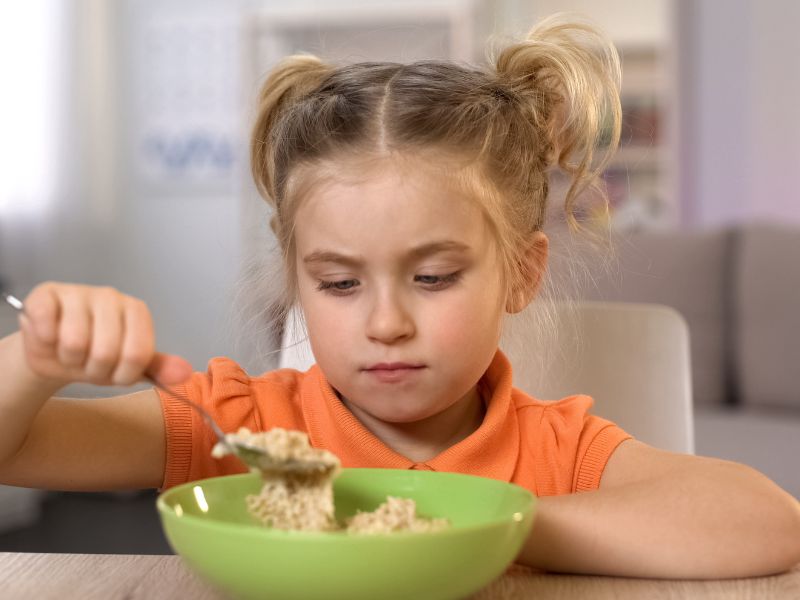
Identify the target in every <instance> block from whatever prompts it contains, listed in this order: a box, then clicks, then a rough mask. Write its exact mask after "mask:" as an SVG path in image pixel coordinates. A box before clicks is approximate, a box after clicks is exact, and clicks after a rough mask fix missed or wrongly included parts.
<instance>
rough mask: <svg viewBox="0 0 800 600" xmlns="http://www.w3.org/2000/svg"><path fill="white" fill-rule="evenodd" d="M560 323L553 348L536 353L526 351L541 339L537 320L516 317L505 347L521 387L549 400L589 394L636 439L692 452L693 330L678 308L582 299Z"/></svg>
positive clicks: (559, 314)
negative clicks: (691, 346)
mask: <svg viewBox="0 0 800 600" xmlns="http://www.w3.org/2000/svg"><path fill="white" fill-rule="evenodd" d="M555 318H556V324H555V327H554V328H553V329H554V330H555V332H556V335H555V336H554V339H553V342H554V343H552V344H550V345H547V344H545V345H539V346H538V348H539V349H538V351H537V349H536V348H533V349H531V348H529V347H526V346H528V345H530V342H533V343H537V341H538V340H539V339H540V336H537V332H536V331H531V330H530V329H531V328H532V327H533V326H532V325H531V324H530V323H532V321H530V320H528V321H526V320H525V319H524V316H523V317H522V318H521V319H518V318H517V317H511V320H512V322H511V323H510V325H509V327H508V330H507V332H506V334H504V337H503V340H502V341H501V344H500V345H501V348H502V349H503V351H504V352H505V353H506V355H507V356H508V358H509V360H510V361H511V365H512V367H513V369H514V385H515V386H516V387H517V388H519V389H521V390H523V391H525V392H527V393H528V394H530V395H532V396H535V397H536V398H540V399H547V400H551V399H558V398H563V397H565V396H570V395H573V394H578V393H580V394H587V395H590V396H592V397H593V398H594V400H595V405H594V408H593V409H592V412H593V413H594V414H596V415H599V416H601V417H603V418H606V419H609V420H610V421H613V422H615V423H617V424H618V425H619V426H620V427H622V428H623V429H625V430H626V431H628V432H629V433H630V434H631V435H633V436H634V437H635V438H637V439H639V440H641V441H643V442H645V443H647V444H649V445H651V446H655V447H657V448H662V449H664V450H671V451H674V452H683V453H693V452H694V420H693V414H692V386H691V365H690V355H689V330H688V327H687V325H686V321H685V320H684V318H683V317H682V316H681V315H680V314H679V313H678V312H677V311H676V310H674V309H672V308H670V307H667V306H662V305H658V304H629V303H622V302H608V303H604V302H581V303H578V304H577V305H575V306H572V307H569V306H562V307H559V308H558V309H557V310H556V315H555ZM515 320H516V322H515ZM526 340H527V341H529V343H528V344H526V343H525V342H526ZM542 353H547V354H548V356H544V355H543V354H542Z"/></svg>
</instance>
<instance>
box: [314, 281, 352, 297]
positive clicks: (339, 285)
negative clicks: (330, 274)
mask: <svg viewBox="0 0 800 600" xmlns="http://www.w3.org/2000/svg"><path fill="white" fill-rule="evenodd" d="M358 285H359V283H358V280H357V279H343V280H341V281H324V280H322V279H320V280H319V284H318V285H317V289H318V290H320V291H321V292H328V293H329V294H333V295H335V296H346V295H347V294H351V293H352V290H353V288H355V287H356V286H358Z"/></svg>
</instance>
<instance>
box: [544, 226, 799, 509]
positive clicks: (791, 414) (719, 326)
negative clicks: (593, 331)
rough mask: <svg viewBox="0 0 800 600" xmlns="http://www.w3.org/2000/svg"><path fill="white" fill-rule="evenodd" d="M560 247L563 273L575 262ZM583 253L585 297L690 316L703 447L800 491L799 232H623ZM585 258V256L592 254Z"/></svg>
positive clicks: (700, 450)
mask: <svg viewBox="0 0 800 600" xmlns="http://www.w3.org/2000/svg"><path fill="white" fill-rule="evenodd" d="M564 247H566V246H563V245H560V244H559V237H558V236H555V239H554V242H553V253H552V254H553V258H552V261H551V271H552V275H553V278H554V279H555V278H557V277H558V276H559V274H560V273H563V272H564V271H565V269H566V268H567V263H568V262H574V260H573V258H574V257H570V259H569V261H568V260H567V258H566V257H567V255H568V253H567V252H566V251H564V250H563V249H562V248H564ZM612 247H613V253H612V260H611V261H610V262H609V261H606V260H600V259H598V258H596V256H599V254H595V257H592V256H591V255H587V256H583V257H582V259H583V260H582V261H581V262H582V263H583V264H584V265H585V266H586V270H585V272H588V273H593V279H592V278H587V281H590V283H588V284H587V285H584V286H582V289H581V290H579V291H578V292H577V294H576V295H577V297H578V298H579V299H586V300H601V301H610V302H614V301H623V302H653V303H660V304H665V305H668V306H671V307H673V308H675V309H676V310H678V311H679V312H680V313H681V314H682V315H683V316H684V318H685V319H686V321H687V323H688V326H689V333H690V340H691V342H690V343H691V355H692V357H691V365H692V383H693V399H694V413H695V414H694V416H695V437H696V453H697V454H699V455H705V456H714V457H719V458H725V459H729V460H734V461H737V462H742V463H745V464H748V465H751V466H753V467H755V468H757V469H758V470H760V471H761V472H763V473H765V474H766V475H767V476H768V477H770V478H771V479H772V480H773V481H775V482H776V483H777V484H778V485H780V486H781V487H782V488H784V489H785V490H787V491H788V492H789V493H791V494H793V495H794V496H795V497H796V498H800V466H799V465H798V462H799V461H800V386H798V384H797V383H796V382H795V381H794V375H795V369H798V370H800V266H799V265H800V227H798V226H790V225H785V224H777V223H767V222H760V223H747V224H740V225H735V226H727V227H718V228H714V229H703V230H670V231H666V230H664V231H661V230H646V231H633V232H627V233H619V234H615V235H614V237H613V239H612ZM587 254H588V253H587Z"/></svg>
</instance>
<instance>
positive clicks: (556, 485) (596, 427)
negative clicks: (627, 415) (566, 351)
mask: <svg viewBox="0 0 800 600" xmlns="http://www.w3.org/2000/svg"><path fill="white" fill-rule="evenodd" d="M547 404H548V406H547V407H546V408H545V409H544V410H543V411H542V416H541V419H542V420H541V423H540V428H539V432H540V435H541V440H542V443H543V444H544V446H545V447H544V448H541V454H542V457H543V458H544V459H545V462H546V463H549V464H544V465H542V466H540V469H541V468H542V467H544V469H543V470H544V471H545V472H548V473H549V477H545V478H540V481H542V483H545V481H547V480H549V483H550V486H551V489H550V490H543V491H544V492H545V494H543V495H550V494H563V493H573V492H585V491H590V490H596V489H597V488H598V487H600V478H601V477H602V475H603V470H604V469H605V466H606V463H607V462H608V459H609V458H610V457H611V455H612V454H613V452H614V450H615V449H616V448H617V446H619V444H621V443H622V442H623V441H625V440H627V439H630V438H631V437H632V436H631V435H630V434H628V433H627V432H626V431H624V430H623V429H622V428H621V427H619V426H618V425H616V424H614V423H612V422H611V421H608V420H606V419H603V418H601V417H598V416H596V415H593V414H591V413H590V412H589V410H590V408H591V407H592V405H593V404H594V401H593V400H592V398H590V397H589V396H584V395H579V396H570V397H568V398H564V399H562V400H559V401H557V402H549V403H547ZM543 479H544V481H543ZM548 492H549V493H548Z"/></svg>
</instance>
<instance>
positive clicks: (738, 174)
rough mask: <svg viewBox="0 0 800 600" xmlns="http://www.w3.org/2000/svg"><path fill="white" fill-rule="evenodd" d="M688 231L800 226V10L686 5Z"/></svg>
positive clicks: (683, 170)
mask: <svg viewBox="0 0 800 600" xmlns="http://www.w3.org/2000/svg"><path fill="white" fill-rule="evenodd" d="M676 18H677V27H676V30H677V51H678V69H679V73H678V79H679V81H678V84H679V100H678V103H679V114H678V138H679V141H678V144H677V153H678V156H677V164H678V165H679V176H678V177H679V181H678V185H677V189H678V190H679V193H680V196H681V203H682V214H683V221H684V223H685V224H687V225H700V226H704V225H715V224H723V223H732V222H733V223H735V222H741V221H746V220H767V219H769V220H780V221H792V222H797V223H800V185H798V177H800V114H798V113H799V111H798V107H800V67H798V57H800V34H799V33H798V30H797V24H798V23H800V3H798V2H796V1H795V0H767V1H763V2H751V1H750V0H703V1H702V2H697V1H696V0H677V1H676Z"/></svg>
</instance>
